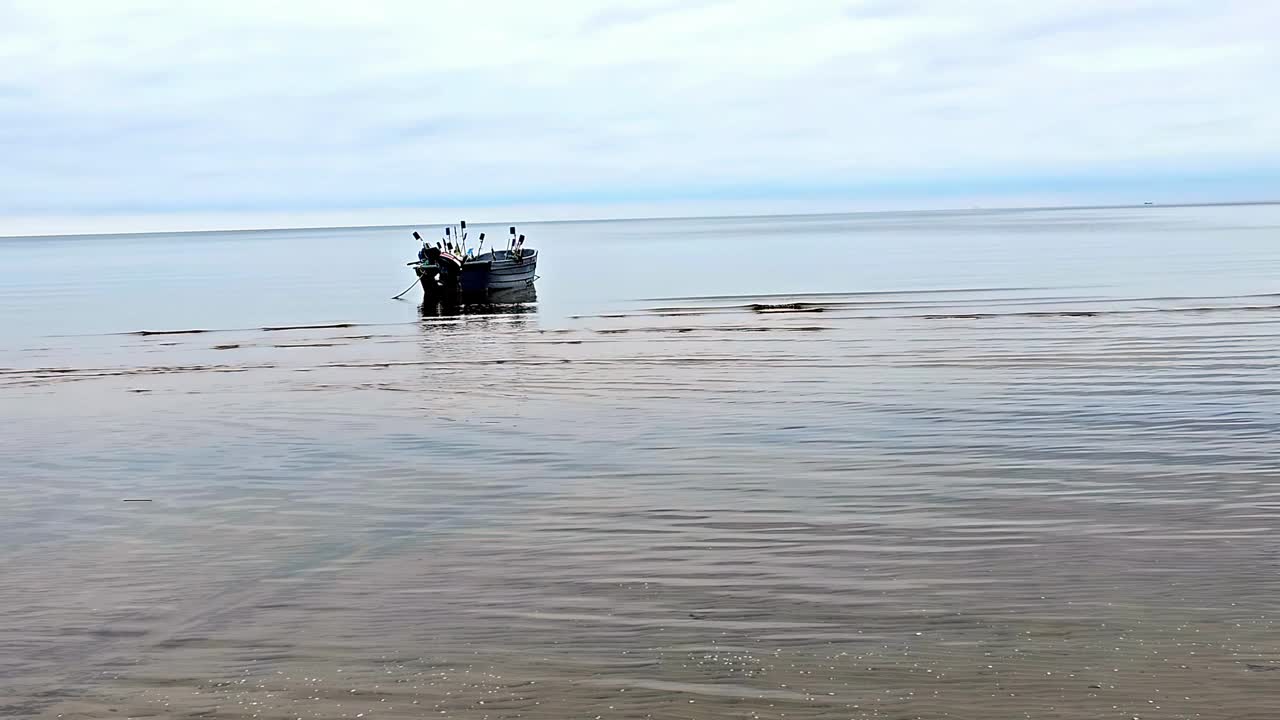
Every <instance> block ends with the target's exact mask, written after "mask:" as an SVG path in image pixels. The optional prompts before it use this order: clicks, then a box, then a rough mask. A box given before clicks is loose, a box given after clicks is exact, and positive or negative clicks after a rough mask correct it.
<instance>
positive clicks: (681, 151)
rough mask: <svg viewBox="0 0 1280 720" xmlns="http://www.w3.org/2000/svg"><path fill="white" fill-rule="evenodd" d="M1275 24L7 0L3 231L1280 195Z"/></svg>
mask: <svg viewBox="0 0 1280 720" xmlns="http://www.w3.org/2000/svg"><path fill="white" fill-rule="evenodd" d="M1277 28H1280V3H1278V2H1272V1H1270V0H1248V1H1241V0H1218V2H1212V3H1211V2H1205V1H1204V0H1197V1H1195V2H1183V1H1181V0H1161V1H1150V2H1148V1H1144V0H1132V1H1130V0H1111V1H1109V2H1098V1H1094V0H966V1H965V2H956V1H954V0H861V1H859V0H843V1H840V0H830V1H828V0H788V1H786V2H779V1H778V0H760V1H756V0H684V1H683V2H679V1H676V0H631V1H629V2H617V1H612V0H600V1H593V2H589V1H586V0H547V1H546V2H540V3H534V2H527V1H525V0H466V1H465V2H463V1H458V2H455V1H454V0H361V2H352V1H350V0H340V1H339V0H252V1H242V0H218V1H217V2H213V1H212V0H210V1H209V2H173V0H111V1H110V2H99V1H98V0H56V1H51V0H0V235H5V234H22V233H37V232H92V231H103V232H123V231H135V230H165V229H194V228H213V227H263V226H281V225H297V226H305V225H343V224H351V225H360V224H400V223H407V222H415V221H419V220H429V219H444V220H450V219H455V218H456V217H470V218H473V219H476V220H480V219H495V220H499V219H515V218H517V217H518V218H520V219H530V220H532V219H540V218H560V217H610V216H640V215H687V214H715V213H752V212H789V211H838V210H873V209H903V208H931V207H970V206H975V205H981V206H996V205H1000V206H1010V205H1044V204H1093V203H1104V204H1105V203H1128V202H1143V201H1148V200H1151V201H1158V202H1188V201H1191V202H1194V201H1232V200H1274V199H1280V94H1277V93H1276V92H1274V86H1275V78H1276V77H1280V43H1277V42H1275V41H1274V35H1275V32H1276V29H1277Z"/></svg>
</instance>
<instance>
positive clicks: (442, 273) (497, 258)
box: [401, 220, 538, 301]
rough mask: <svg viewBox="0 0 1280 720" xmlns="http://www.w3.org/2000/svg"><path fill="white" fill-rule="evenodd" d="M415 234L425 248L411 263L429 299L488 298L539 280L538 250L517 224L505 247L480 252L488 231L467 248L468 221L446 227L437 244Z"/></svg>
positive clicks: (524, 286) (424, 293) (531, 284)
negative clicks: (526, 241)
mask: <svg viewBox="0 0 1280 720" xmlns="http://www.w3.org/2000/svg"><path fill="white" fill-rule="evenodd" d="M413 236H414V238H416V239H417V240H419V241H420V242H422V243H423V247H422V250H421V251H420V252H419V253H418V260H417V261H416V262H411V263H409V265H410V266H412V267H413V269H414V272H415V273H416V274H417V276H418V284H421V285H422V292H423V297H424V298H425V299H427V300H433V301H434V300H439V299H441V298H445V299H448V298H453V297H458V298H467V299H484V298H488V297H489V296H490V295H491V294H493V293H494V292H503V291H512V290H520V289H523V288H530V287H532V286H533V283H534V281H535V280H537V277H538V276H537V270H538V251H537V250H536V249H534V248H527V247H525V246H524V235H517V234H516V228H515V226H514V225H513V226H511V237H510V238H509V239H508V241H507V247H506V248H505V249H501V250H499V249H491V250H486V251H483V252H476V251H478V250H480V249H481V248H483V247H484V239H485V237H484V233H480V242H479V245H477V247H476V248H475V249H474V250H473V249H472V248H468V247H467V223H466V221H465V220H464V221H463V222H462V223H461V229H459V230H455V231H452V232H451V230H450V228H448V227H446V228H445V230H444V239H443V240H441V241H439V242H437V243H436V244H435V245H432V244H431V243H430V242H426V241H423V240H422V236H421V235H419V234H418V233H417V232H414V233H413ZM410 289H412V288H410ZM405 292H408V291H407V290H406V291H405ZM403 294H404V293H401V295H403Z"/></svg>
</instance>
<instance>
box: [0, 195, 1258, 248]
mask: <svg viewBox="0 0 1280 720" xmlns="http://www.w3.org/2000/svg"><path fill="white" fill-rule="evenodd" d="M1252 205H1280V199H1275V200H1222V201H1207V202H1173V203H1157V202H1151V203H1142V204H1135V203H1121V204H1087V205H1027V206H1017V205H1009V206H998V207H981V206H971V207H954V208H936V209H929V210H926V209H919V210H851V211H844V212H810V213H805V212H793V213H742V214H737V213H730V214H714V215H653V216H643V217H606V218H578V219H572V220H503V221H500V222H499V221H478V222H474V223H473V224H476V225H493V224H497V225H503V224H512V225H521V224H525V225H550V224H570V223H590V222H601V223H613V222H645V221H653V222H661V221H670V220H720V219H735V218H737V219H753V218H760V219H762V218H784V217H830V216H837V215H889V214H894V215H903V214H921V215H924V214H944V213H960V212H1009V211H1020V212H1050V211H1060V210H1128V209H1142V208H1195V207H1236V206H1252ZM469 222H470V221H469ZM440 224H442V223H438V222H432V223H421V224H390V225H306V226H279V227H254V228H220V229H203V230H146V231H140V232H137V231H134V232H130V231H123V232H100V233H35V234H23V235H0V240H37V239H53V238H80V237H146V236H149V235H200V234H205V235H211V234H217V233H267V232H284V231H288V230H303V231H311V230H390V229H396V228H418V227H432V226H434V225H440ZM443 224H445V225H450V226H451V225H454V224H455V223H443Z"/></svg>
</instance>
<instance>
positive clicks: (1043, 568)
mask: <svg viewBox="0 0 1280 720" xmlns="http://www.w3.org/2000/svg"><path fill="white" fill-rule="evenodd" d="M507 225H508V223H506V222H503V223H498V224H494V225H488V226H479V225H474V226H473V227H472V232H473V233H477V234H478V233H479V232H481V231H484V232H486V235H487V237H488V238H490V242H491V239H492V238H494V237H497V238H499V242H500V243H501V242H502V238H505V235H506V230H507ZM414 229H417V230H420V231H421V232H422V233H423V235H424V236H428V237H431V238H435V237H436V236H437V235H438V234H439V232H440V228H439V227H435V226H428V225H423V226H421V227H418V228H365V229H321V230H279V231H260V232H222V233H187V234H160V235H133V236H82V237H56V238H6V239H0V408H2V409H3V414H2V420H3V422H2V423H0V717H5V718H64V719H66V720H72V719H88V718H94V719H96V718H120V719H124V718H228V719H229V718H245V719H248V718H262V719H264V720H265V719H273V720H274V719H281V720H285V719H287V720H294V719H295V718H301V719H307V720H310V719H312V718H368V719H370V720H372V719H376V718H468V719H471V718H474V719H475V720H486V719H488V720H498V719H500V718H530V719H545V720H553V719H555V720H559V719H561V718H586V719H588V720H591V719H600V720H604V719H608V718H613V719H629V718H637V719H638V718H685V719H695V720H696V719H704V718H750V719H757V718H758V719H765V720H775V719H776V720H781V719H782V718H788V719H791V720H804V719H817V718H823V719H826V718H831V719H836V718H839V719H849V718H894V719H903V720H907V719H911V718H926V719H934V718H960V719H970V718H971V719H973V720H985V719H987V718H1117V719H1125V720H1129V719H1133V718H1141V719H1143V720H1148V719H1153V718H1170V719H1172V718H1232V719H1234V720H1243V719H1249V718H1257V719H1259V720H1262V719H1268V720H1272V719H1274V718H1276V717H1280V624H1278V623H1277V616H1278V615H1280V207H1277V206H1238V207H1178V208H1165V207H1146V208H1128V209H1125V208H1120V209H1114V208H1113V209H1076V210H1021V211H965V212H951V213H883V214H859V215H821V216H818V215H815V216H794V217H756V218H707V219H684V220H644V221H613V222H576V223H540V224H524V225H521V226H520V227H519V231H520V232H522V233H524V234H526V235H527V237H528V245H529V246H532V247H536V248H538V249H539V251H540V253H541V256H540V261H539V267H538V273H539V275H540V278H539V280H538V281H537V284H536V288H535V294H534V295H530V294H525V295H524V296H522V297H520V298H516V299H515V300H517V302H513V303H511V304H494V305H488V306H475V307H468V308H464V309H463V310H464V311H463V312H457V311H456V310H455V309H452V308H440V307H427V308H425V311H424V309H423V308H419V306H418V304H419V302H420V301H421V294H420V293H419V292H418V290H417V289H416V288H415V289H414V290H412V291H410V292H409V293H408V294H407V295H406V296H405V298H406V299H404V300H399V301H397V300H392V299H391V297H392V296H393V295H395V294H396V293H398V292H400V291H401V290H403V289H404V288H405V287H406V286H407V285H408V284H409V283H410V282H411V281H412V280H413V276H412V274H411V273H410V271H409V269H408V268H406V267H405V262H406V261H408V260H411V259H412V258H413V257H414V254H415V253H416V251H417V246H416V245H415V244H414V241H413V239H412V236H411V231H412V230H414ZM486 246H488V245H486Z"/></svg>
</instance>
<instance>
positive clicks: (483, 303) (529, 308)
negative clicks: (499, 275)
mask: <svg viewBox="0 0 1280 720" xmlns="http://www.w3.org/2000/svg"><path fill="white" fill-rule="evenodd" d="M537 302H538V291H537V288H535V287H534V286H533V285H532V284H530V285H529V286H527V287H522V288H512V289H508V290H496V289H495V290H490V291H489V293H488V295H487V296H486V297H485V298H483V299H476V300H468V299H466V298H462V299H457V298H444V297H435V298H427V299H425V300H424V301H423V303H422V305H421V306H420V307H419V310H421V312H422V316H423V317H450V316H456V315H524V314H528V313H533V312H537V310H538V306H537Z"/></svg>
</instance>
